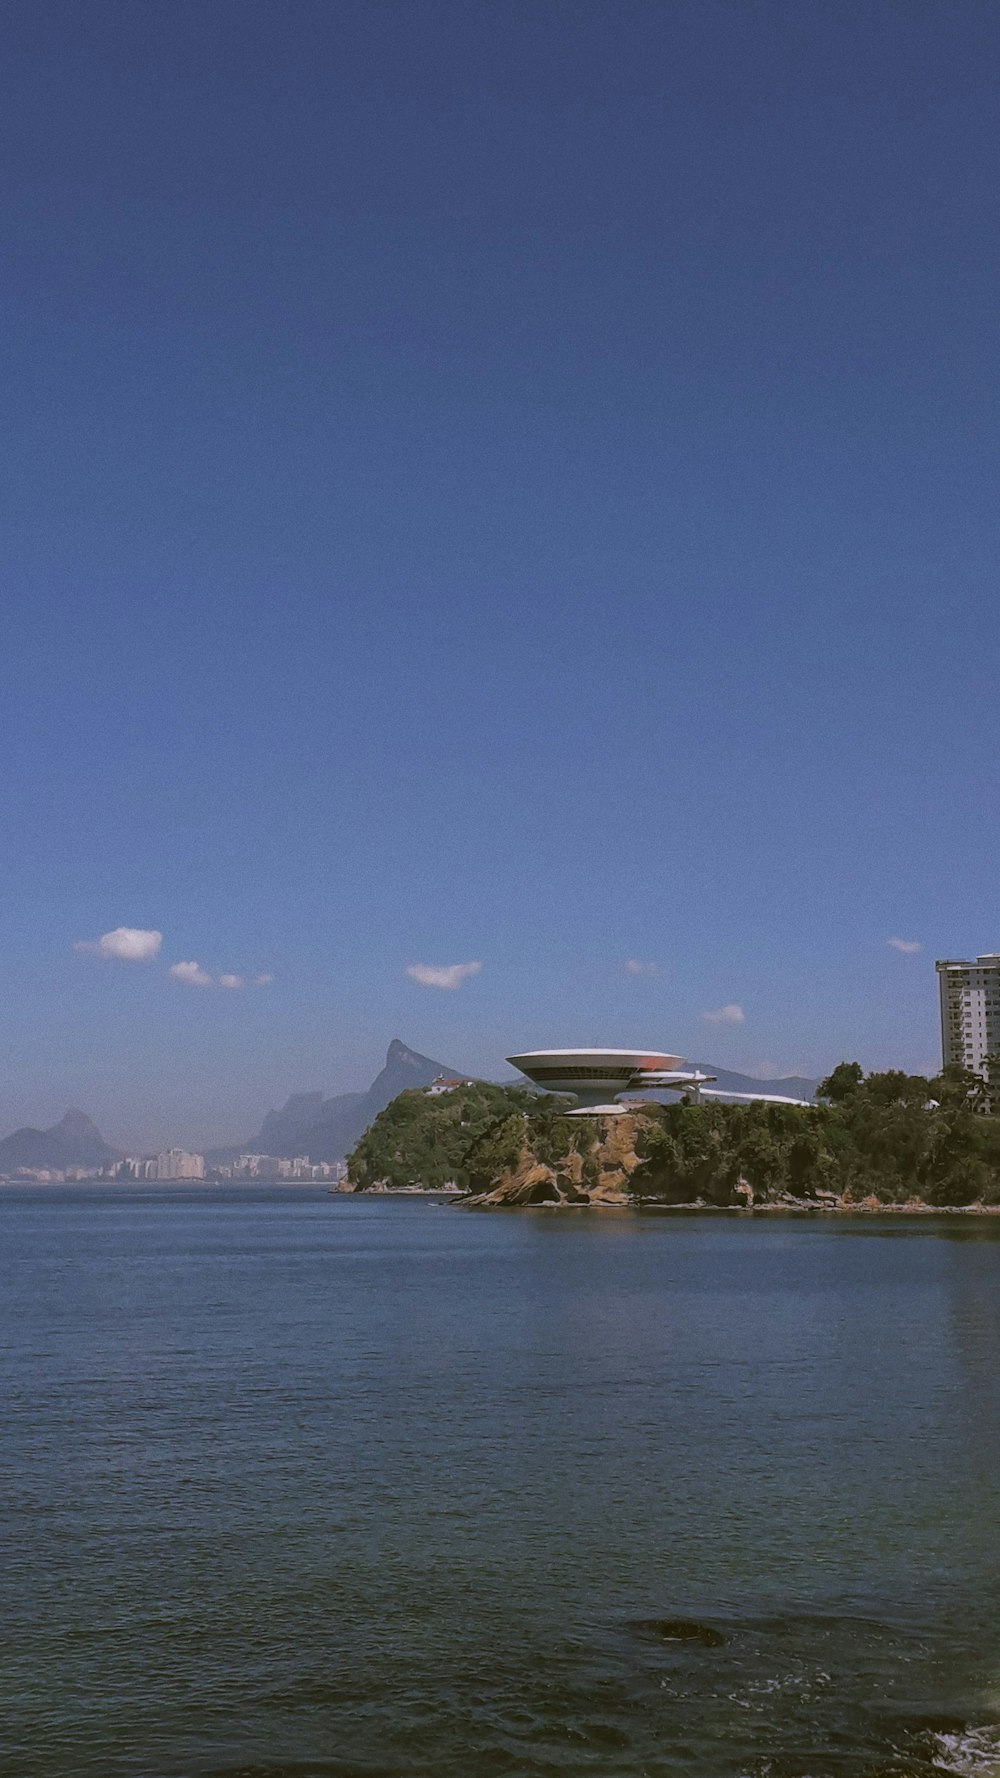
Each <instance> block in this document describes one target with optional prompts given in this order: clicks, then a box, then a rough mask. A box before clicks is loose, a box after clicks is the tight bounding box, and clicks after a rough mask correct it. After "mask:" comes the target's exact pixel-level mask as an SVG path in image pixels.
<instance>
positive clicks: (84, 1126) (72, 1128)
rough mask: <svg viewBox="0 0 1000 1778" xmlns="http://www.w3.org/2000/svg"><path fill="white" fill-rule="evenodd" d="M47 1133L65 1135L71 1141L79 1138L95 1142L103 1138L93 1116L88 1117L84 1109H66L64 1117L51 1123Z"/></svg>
mask: <svg viewBox="0 0 1000 1778" xmlns="http://www.w3.org/2000/svg"><path fill="white" fill-rule="evenodd" d="M49 1135H51V1136H55V1135H59V1136H66V1137H69V1138H70V1139H71V1140H73V1141H80V1139H81V1138H87V1139H89V1140H91V1141H97V1142H102V1141H103V1140H104V1138H103V1137H102V1135H101V1132H100V1130H99V1129H98V1128H97V1125H96V1124H95V1122H94V1120H93V1118H90V1117H88V1116H87V1113H86V1112H85V1111H67V1113H66V1115H65V1117H61V1118H60V1119H59V1122H58V1123H57V1124H53V1125H52V1128H51V1130H50V1131H49Z"/></svg>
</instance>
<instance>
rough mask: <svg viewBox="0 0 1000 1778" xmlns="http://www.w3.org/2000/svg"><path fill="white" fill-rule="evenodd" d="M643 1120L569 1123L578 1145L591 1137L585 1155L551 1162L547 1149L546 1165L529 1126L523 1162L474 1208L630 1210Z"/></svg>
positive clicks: (472, 1200) (507, 1170)
mask: <svg viewBox="0 0 1000 1778" xmlns="http://www.w3.org/2000/svg"><path fill="white" fill-rule="evenodd" d="M643 1121H644V1120H643V1119H642V1118H640V1117H638V1116H636V1115H634V1114H632V1113H629V1114H627V1115H625V1116H623V1117H605V1118H596V1117H595V1118H588V1119H587V1120H586V1123H585V1125H584V1120H582V1119H575V1118H574V1119H572V1120H567V1122H570V1126H571V1129H572V1131H573V1139H575V1140H578V1139H579V1138H580V1137H581V1136H584V1135H586V1136H589V1137H590V1138H591V1139H590V1140H589V1141H584V1142H583V1144H582V1145H581V1146H582V1152H581V1150H580V1149H577V1148H567V1149H566V1150H565V1152H564V1153H562V1154H560V1155H558V1156H557V1157H555V1158H551V1150H549V1149H548V1148H547V1147H546V1150H545V1153H546V1158H545V1159H544V1160H543V1159H542V1158H541V1156H540V1154H539V1153H538V1152H537V1150H536V1148H535V1146H534V1145H533V1143H532V1141H531V1127H532V1126H531V1120H529V1119H525V1120H524V1139H523V1141H522V1142H521V1145H520V1149H519V1151H518V1154H517V1158H516V1160H515V1161H513V1162H512V1164H510V1165H508V1166H506V1167H504V1169H503V1171H502V1172H501V1173H500V1174H499V1175H498V1177H497V1179H496V1181H495V1183H494V1184H493V1185H492V1186H491V1187H490V1188H489V1189H488V1190H485V1191H479V1192H474V1193H473V1195H472V1196H471V1197H469V1198H467V1199H466V1200H465V1202H466V1203H468V1204H474V1205H477V1206H479V1205H482V1206H500V1205H504V1204H511V1205H513V1204H522V1205H523V1204H626V1203H628V1201H629V1200H628V1181H629V1178H630V1177H631V1175H632V1173H633V1172H634V1171H635V1169H636V1167H637V1166H638V1165H639V1156H638V1155H637V1153H636V1151H635V1141H636V1137H637V1134H638V1132H639V1130H640V1129H641V1127H642V1124H643Z"/></svg>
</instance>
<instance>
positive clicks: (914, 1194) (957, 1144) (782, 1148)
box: [348, 1063, 1000, 1210]
mask: <svg viewBox="0 0 1000 1778" xmlns="http://www.w3.org/2000/svg"><path fill="white" fill-rule="evenodd" d="M993 1078H994V1079H997V1078H1000V1064H998V1066H997V1067H995V1068H994V1069H993ZM996 1096H997V1095H996V1094H995V1095H994V1097H995V1098H996ZM566 1111H567V1102H566V1101H564V1100H559V1099H557V1098H554V1097H548V1098H541V1099H540V1098H538V1097H537V1096H535V1095H534V1094H532V1093H530V1092H528V1091H526V1090H525V1089H524V1088H521V1087H495V1086H489V1085H487V1084H485V1083H476V1084H474V1085H471V1086H461V1087H456V1088H455V1089H454V1090H453V1091H451V1092H449V1093H445V1094H442V1095H441V1096H440V1097H428V1096H427V1095H426V1094H425V1093H423V1092H419V1091H415V1092H406V1093H402V1094H400V1096H399V1098H397V1099H395V1100H394V1101H393V1103H392V1104H391V1105H390V1106H389V1107H388V1108H387V1110H385V1111H383V1112H382V1113H381V1114H380V1115H379V1116H378V1117H377V1118H376V1119H375V1122H374V1123H373V1124H372V1125H371V1127H370V1129H369V1130H368V1131H367V1132H366V1134H365V1135H364V1136H363V1137H362V1139H361V1141H360V1142H359V1143H358V1145H357V1147H356V1148H355V1150H354V1152H353V1154H352V1155H351V1156H350V1157H349V1160H348V1178H349V1181H350V1183H351V1185H352V1186H353V1187H354V1189H355V1190H359V1191H365V1190H373V1189H381V1190H386V1189H388V1190H401V1189H407V1188H410V1189H412V1188H413V1187H415V1186H423V1187H425V1188H429V1189H440V1188H441V1187H443V1186H445V1185H449V1184H453V1185H456V1186H458V1187H459V1188H460V1189H461V1190H462V1192H463V1193H464V1194H465V1199H466V1201H467V1202H469V1203H476V1204H484V1205H487V1204H488V1205H503V1204H581V1205H582V1204H588V1203H619V1204H622V1203H625V1204H628V1203H631V1204H636V1205H649V1206H653V1205H662V1206H680V1205H690V1206H693V1207H704V1208H744V1209H754V1208H780V1207H785V1208H793V1207H798V1208H813V1209H830V1210H832V1209H845V1210H847V1209H851V1208H858V1207H865V1208H876V1207H878V1206H880V1205H885V1206H889V1207H894V1208H900V1209H901V1208H908V1207H910V1208H914V1209H917V1208H924V1207H926V1208H931V1209H960V1208H967V1207H970V1206H977V1205H982V1206H983V1207H987V1208H989V1207H1000V1116H996V1115H992V1114H991V1106H990V1101H989V1097H988V1088H987V1084H986V1082H985V1081H984V1080H982V1079H981V1078H980V1077H979V1076H978V1075H972V1074H969V1073H967V1072H966V1071H965V1070H962V1069H946V1070H945V1071H944V1072H943V1073H942V1074H940V1075H938V1076H936V1077H935V1078H934V1079H933V1080H929V1079H926V1078H925V1077H924V1076H922V1075H908V1074H902V1073H899V1072H897V1071H891V1072H888V1073H883V1074H870V1075H868V1076H867V1077H865V1076H864V1075H863V1073H862V1070H861V1069H860V1067H859V1066H858V1065H857V1063H841V1064H840V1066H839V1067H838V1068H836V1069H834V1071H833V1073H832V1074H831V1075H830V1076H829V1077H828V1079H827V1080H825V1081H823V1082H822V1083H821V1085H820V1088H819V1102H818V1103H817V1104H816V1105H809V1106H795V1105H776V1104H766V1103H764V1102H761V1101H754V1102H751V1103H746V1104H726V1103H725V1102H722V1101H718V1100H715V1101H713V1100H707V1101H705V1102H704V1103H702V1104H700V1105H694V1104H688V1103H683V1102H682V1103H679V1104H671V1105H660V1104H656V1103H653V1102H651V1101H648V1100H647V1101H643V1102H641V1103H635V1104H631V1105H630V1106H629V1109H628V1111H627V1112H626V1113H625V1114H624V1115H621V1116H612V1117H607V1116H605V1117H601V1116H591V1117H567V1116H566Z"/></svg>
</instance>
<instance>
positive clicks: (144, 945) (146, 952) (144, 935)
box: [73, 926, 163, 963]
mask: <svg viewBox="0 0 1000 1778" xmlns="http://www.w3.org/2000/svg"><path fill="white" fill-rule="evenodd" d="M162 943H163V934H162V932H144V931H143V930H142V928H141V927H139V926H116V927H115V929H114V931H113V932H106V933H105V934H104V936H103V938H81V939H80V941H79V943H78V944H76V945H74V946H73V949H74V950H75V951H84V952H87V953H89V955H90V956H92V957H117V958H118V959H119V961H120V962H122V963H152V961H153V958H154V957H155V956H156V955H157V952H158V951H159V949H160V946H161V945H162Z"/></svg>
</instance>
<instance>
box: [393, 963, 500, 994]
mask: <svg viewBox="0 0 1000 1778" xmlns="http://www.w3.org/2000/svg"><path fill="white" fill-rule="evenodd" d="M482 967H483V966H482V964H481V963H445V964H441V965H436V964H432V963H411V964H410V965H409V967H408V969H407V971H406V973H407V975H408V976H409V978H410V980H411V982H419V983H420V986H421V987H422V988H460V987H461V986H462V983H463V982H464V981H468V979H469V977H470V976H471V975H478V974H479V971H480V970H481V969H482Z"/></svg>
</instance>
